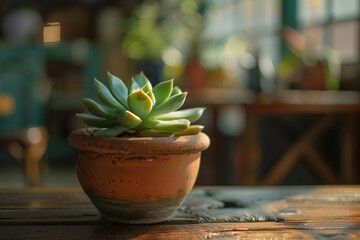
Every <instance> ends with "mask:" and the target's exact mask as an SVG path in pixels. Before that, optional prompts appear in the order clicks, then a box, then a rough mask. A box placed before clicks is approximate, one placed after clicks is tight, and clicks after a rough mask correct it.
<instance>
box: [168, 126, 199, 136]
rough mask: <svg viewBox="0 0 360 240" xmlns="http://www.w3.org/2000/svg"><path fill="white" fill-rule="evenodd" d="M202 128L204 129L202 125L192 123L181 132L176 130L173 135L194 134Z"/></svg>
mask: <svg viewBox="0 0 360 240" xmlns="http://www.w3.org/2000/svg"><path fill="white" fill-rule="evenodd" d="M203 129H204V126H201V125H192V126H189V127H188V128H187V129H185V130H183V131H181V132H176V133H175V136H185V135H195V134H198V133H199V132H201V131H202V130H203Z"/></svg>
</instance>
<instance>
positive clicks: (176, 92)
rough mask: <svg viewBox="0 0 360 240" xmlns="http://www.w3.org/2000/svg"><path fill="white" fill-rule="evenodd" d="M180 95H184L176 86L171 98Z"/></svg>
mask: <svg viewBox="0 0 360 240" xmlns="http://www.w3.org/2000/svg"><path fill="white" fill-rule="evenodd" d="M180 93H182V91H181V89H180V88H179V87H177V86H176V87H174V88H173V89H172V92H171V96H174V95H178V94H180Z"/></svg>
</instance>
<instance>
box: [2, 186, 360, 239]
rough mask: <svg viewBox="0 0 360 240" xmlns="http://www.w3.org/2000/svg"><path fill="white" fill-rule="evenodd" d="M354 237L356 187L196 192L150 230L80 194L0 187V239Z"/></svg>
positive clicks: (358, 209)
mask: <svg viewBox="0 0 360 240" xmlns="http://www.w3.org/2000/svg"><path fill="white" fill-rule="evenodd" d="M249 238H251V239H253V238H258V239H268V238H272V239H283V238H289V239H295V238H296V239H321V238H323V239H328V238H332V239H359V238H360V186H308V187H202V188H196V189H194V190H193V192H192V193H191V195H190V196H189V198H188V199H187V200H186V201H185V202H184V204H183V205H182V207H181V208H180V209H179V210H178V212H177V214H176V215H175V216H174V217H173V218H172V219H171V220H170V221H167V222H164V223H161V224H153V225H126V224H115V223H111V222H109V221H107V220H104V219H102V218H101V216H100V214H99V213H98V211H97V210H96V209H95V208H94V206H93V205H92V204H91V202H90V201H89V200H88V199H87V197H86V196H85V195H84V193H83V192H82V190H81V189H32V190H31V189H0V239H249Z"/></svg>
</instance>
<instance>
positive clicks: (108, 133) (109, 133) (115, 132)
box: [93, 125, 127, 137]
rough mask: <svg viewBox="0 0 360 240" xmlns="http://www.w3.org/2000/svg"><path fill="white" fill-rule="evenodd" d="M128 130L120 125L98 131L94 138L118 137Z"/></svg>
mask: <svg viewBox="0 0 360 240" xmlns="http://www.w3.org/2000/svg"><path fill="white" fill-rule="evenodd" d="M126 130H127V128H126V127H124V126H121V125H119V126H116V127H112V128H108V129H104V130H97V131H95V132H94V133H93V134H94V136H99V137H117V136H119V135H120V134H122V133H123V132H125V131H126Z"/></svg>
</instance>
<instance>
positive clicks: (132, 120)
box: [116, 110, 142, 129]
mask: <svg viewBox="0 0 360 240" xmlns="http://www.w3.org/2000/svg"><path fill="white" fill-rule="evenodd" d="M116 119H117V120H118V121H119V123H120V124H121V125H123V126H125V127H126V128H128V129H130V128H135V127H136V126H138V125H139V124H140V123H141V122H142V120H141V119H140V118H139V117H138V116H136V115H135V114H133V113H132V112H130V111H128V110H125V111H117V113H116Z"/></svg>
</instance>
